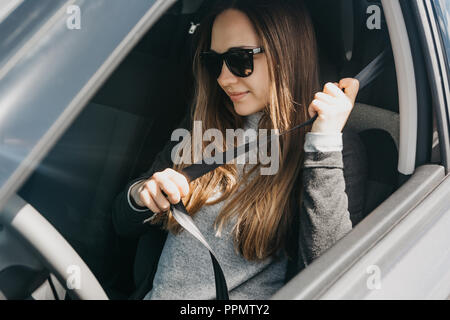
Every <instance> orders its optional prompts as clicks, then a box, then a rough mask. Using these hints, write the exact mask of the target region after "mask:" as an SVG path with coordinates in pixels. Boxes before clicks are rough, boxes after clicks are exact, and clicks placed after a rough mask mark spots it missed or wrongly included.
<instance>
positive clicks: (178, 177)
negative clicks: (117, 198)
mask: <svg viewBox="0 0 450 320" xmlns="http://www.w3.org/2000/svg"><path fill="white" fill-rule="evenodd" d="M164 194H166V195H167V197H166V196H165V195H164ZM188 194H189V183H188V181H187V179H186V177H185V176H183V175H182V174H180V173H178V172H176V171H175V170H173V169H166V170H164V171H161V172H156V173H155V174H154V175H153V176H152V177H151V178H150V179H148V180H146V181H143V182H142V183H139V184H137V185H136V186H135V187H134V190H131V195H132V196H133V199H134V201H135V202H136V203H137V204H138V205H139V206H141V207H147V208H149V209H150V210H151V211H152V212H154V213H160V212H165V211H167V210H169V209H170V204H171V203H172V204H177V203H178V202H180V200H181V198H182V197H185V196H187V195H188Z"/></svg>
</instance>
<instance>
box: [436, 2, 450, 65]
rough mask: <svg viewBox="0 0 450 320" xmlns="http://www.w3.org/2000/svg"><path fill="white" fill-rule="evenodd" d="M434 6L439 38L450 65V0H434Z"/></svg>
mask: <svg viewBox="0 0 450 320" xmlns="http://www.w3.org/2000/svg"><path fill="white" fill-rule="evenodd" d="M433 3H434V8H435V12H436V16H437V18H438V24H439V28H440V31H441V38H442V42H443V45H444V47H445V51H446V52H445V53H446V55H447V66H449V65H450V59H449V58H450V0H435V1H434V2H433Z"/></svg>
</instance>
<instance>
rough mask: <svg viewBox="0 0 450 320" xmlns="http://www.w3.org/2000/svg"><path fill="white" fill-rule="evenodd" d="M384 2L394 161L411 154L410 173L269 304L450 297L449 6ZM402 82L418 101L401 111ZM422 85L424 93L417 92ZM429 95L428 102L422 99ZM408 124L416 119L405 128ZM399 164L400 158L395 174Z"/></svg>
mask: <svg viewBox="0 0 450 320" xmlns="http://www.w3.org/2000/svg"><path fill="white" fill-rule="evenodd" d="M382 4H383V10H384V12H385V15H386V20H387V25H388V29H389V33H390V37H391V42H392V45H393V51H394V56H395V63H396V68H397V74H398V75H399V79H398V86H399V95H400V96H399V98H400V104H401V106H400V122H401V133H400V134H401V136H403V147H404V148H400V157H402V156H403V157H406V158H407V157H408V154H403V155H402V154H401V153H405V152H411V153H415V157H413V158H414V159H415V161H414V163H413V169H412V170H411V171H409V172H408V171H404V172H403V174H404V175H405V179H404V180H405V181H406V182H405V183H404V184H403V185H402V186H401V187H400V188H399V189H398V190H397V191H396V192H395V193H394V194H392V195H391V196H390V197H389V199H387V200H386V201H385V202H383V203H382V204H381V205H380V206H379V207H378V208H376V209H375V210H374V212H372V213H371V214H370V215H369V216H368V217H367V218H366V219H365V220H363V221H362V222H361V223H360V224H359V225H357V226H356V227H355V228H354V229H353V230H352V232H350V233H349V234H348V235H347V236H346V237H344V238H343V239H342V240H341V241H339V242H338V243H337V244H336V245H335V246H334V247H333V248H331V249H330V250H328V251H327V252H326V253H325V254H324V255H323V256H321V257H320V258H319V259H317V260H316V261H314V262H313V263H312V264H311V265H310V266H309V267H308V268H307V269H306V270H304V271H303V272H302V273H300V274H299V275H298V276H297V277H295V278H294V279H292V280H291V281H290V282H289V283H288V284H287V285H286V286H285V287H284V288H283V289H281V290H280V291H279V292H278V293H277V294H276V295H275V296H274V297H273V298H274V299H446V298H449V296H450V272H449V270H450V252H449V249H448V248H449V246H448V244H449V243H450V234H449V233H448V230H449V228H450V200H449V199H450V176H449V175H448V174H449V162H448V161H449V150H450V149H449V105H448V103H449V98H450V94H449V87H448V83H449V73H448V71H449V60H448V53H449V52H448V45H449V38H448V37H449V32H448V30H449V6H448V1H445V0H444V1H439V0H437V1H430V0H425V1H423V0H416V1H410V2H408V3H407V4H406V2H403V3H401V1H396V0H389V1H382ZM402 64H406V65H405V69H404V72H408V74H409V75H412V78H411V76H409V77H405V76H404V73H399V70H401V69H402V66H401V65H402ZM402 74H403V75H402ZM407 82H410V84H409V86H410V88H414V89H415V92H414V93H415V94H414V97H415V98H417V100H416V104H414V105H409V106H405V105H403V108H402V103H403V104H404V102H405V101H407V99H408V98H407V97H405V96H402V95H403V94H406V92H408V90H407V89H406V88H405V86H408V84H407ZM424 86H425V88H426V87H428V88H429V89H428V90H423V91H421V88H423V87H424ZM427 94H429V95H430V100H429V102H428V103H426V100H424V99H423V96H424V95H427ZM411 107H413V108H414V109H415V110H412V109H411ZM427 110H428V111H427ZM408 112H417V114H418V115H421V114H424V113H425V114H426V112H432V113H433V118H434V119H435V120H434V123H435V125H434V126H431V125H430V123H429V122H428V124H427V123H426V122H424V121H421V120H420V117H419V119H418V118H415V119H414V118H410V114H408ZM408 118H410V119H409V120H408ZM410 121H414V122H412V123H405V122H410ZM413 127H414V128H415V129H414V130H416V132H415V133H416V135H415V136H414V137H417V138H415V139H414V140H415V141H414V144H413V143H410V144H409V145H408V146H406V145H405V143H406V141H407V140H408V138H407V137H406V136H407V135H409V133H410V132H409V130H411V128H413ZM406 128H410V129H406ZM433 130H434V131H435V132H434V135H433V136H434V141H433V146H434V148H433V150H434V152H433V154H434V156H432V155H430V152H431V150H430V148H429V147H428V148H427V147H424V146H423V144H425V143H426V141H423V139H421V138H420V137H423V136H430V133H431V131H433ZM409 137H410V135H409ZM405 139H406V140H405ZM401 140H402V137H401ZM401 143H402V142H401ZM428 143H429V141H428ZM404 164H405V165H407V164H408V163H407V162H406V163H404ZM409 164H411V163H409ZM401 166H402V162H401V161H400V162H399V170H401V169H402V168H401ZM405 168H406V167H404V168H403V169H405Z"/></svg>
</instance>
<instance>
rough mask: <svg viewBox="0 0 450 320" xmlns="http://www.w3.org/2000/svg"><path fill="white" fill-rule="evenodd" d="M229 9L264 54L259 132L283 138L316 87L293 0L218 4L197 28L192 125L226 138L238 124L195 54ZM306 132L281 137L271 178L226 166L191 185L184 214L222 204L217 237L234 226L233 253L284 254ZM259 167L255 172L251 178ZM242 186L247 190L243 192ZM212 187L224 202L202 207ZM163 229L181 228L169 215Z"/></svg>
mask: <svg viewBox="0 0 450 320" xmlns="http://www.w3.org/2000/svg"><path fill="white" fill-rule="evenodd" d="M231 8H233V9H237V10H240V11H242V12H243V13H245V14H246V15H247V16H248V17H249V19H250V20H251V22H252V23H253V25H254V27H255V30H256V32H257V34H258V36H259V39H260V41H261V45H262V46H263V47H264V48H265V54H266V57H267V62H268V68H269V77H270V101H269V104H268V105H267V106H266V107H265V108H264V110H262V111H263V112H262V114H263V115H262V117H261V120H260V123H259V128H265V129H278V130H279V131H280V132H283V131H285V130H288V129H289V128H292V127H293V126H295V125H297V124H300V123H303V122H305V121H307V120H308V119H309V117H308V112H307V108H308V105H309V103H310V102H311V101H312V99H313V96H314V94H315V92H317V91H318V88H319V80H318V62H317V47H316V38H315V32H314V28H313V25H312V22H311V19H310V16H309V14H308V12H307V10H306V7H305V5H304V4H303V2H302V1H299V0H295V1H294V0H283V1H281V0H277V1H274V0H226V1H221V2H219V4H218V5H217V6H216V7H215V9H214V10H212V12H211V13H210V14H209V15H208V16H207V17H206V18H205V19H204V20H203V21H202V22H201V26H200V28H199V33H198V47H197V50H196V53H195V56H194V64H193V68H194V75H195V79H196V90H195V95H194V97H195V99H194V100H195V101H194V103H193V108H192V110H193V112H192V119H193V120H194V121H202V126H203V128H202V130H203V132H204V131H205V130H207V129H210V128H216V129H219V130H220V131H221V132H222V133H223V134H224V136H225V130H226V129H237V128H241V127H242V125H243V119H242V117H240V116H239V115H238V114H236V112H235V111H234V108H233V104H232V102H231V100H230V99H229V98H228V96H227V95H226V94H225V93H224V92H223V90H222V89H221V88H220V87H219V85H218V83H217V80H216V79H212V78H211V77H210V76H209V74H208V72H207V71H206V70H205V69H204V67H203V66H202V65H201V62H200V53H201V52H202V51H207V50H209V49H210V45H211V31H212V26H213V23H214V20H215V18H216V17H217V16H218V15H219V14H220V13H221V12H223V11H225V10H227V9H231ZM309 129H310V128H306V129H302V130H297V131H295V132H293V133H291V134H288V135H285V136H283V137H282V138H281V139H280V141H279V144H280V150H279V161H280V162H279V163H280V167H279V171H278V173H277V174H276V175H274V176H264V175H257V176H256V177H255V178H254V179H251V180H250V179H247V178H248V175H246V176H245V177H244V178H243V179H242V180H240V181H239V179H238V177H237V169H236V165H235V164H226V165H223V166H222V167H219V168H217V169H216V170H214V171H213V172H210V173H209V174H206V175H205V176H203V177H202V178H199V179H197V180H196V181H193V182H191V183H190V192H189V195H188V196H186V197H185V198H184V199H183V202H184V203H185V206H186V209H187V210H188V212H189V214H190V215H191V216H193V215H194V214H195V213H196V212H198V211H199V209H200V208H201V207H202V206H204V205H210V204H215V203H218V202H220V201H224V200H227V201H226V203H225V204H224V206H223V207H222V210H221V212H220V213H219V215H218V217H217V219H216V222H215V228H216V230H217V232H218V233H219V234H220V232H221V230H223V227H224V226H225V224H226V223H229V222H231V221H233V223H234V225H233V229H232V234H233V239H234V244H235V248H236V251H237V252H239V253H240V254H242V256H243V257H245V258H246V259H247V260H263V259H265V258H267V257H269V256H274V255H276V254H278V253H279V250H280V249H285V245H286V240H287V238H288V237H289V236H290V235H291V233H292V229H293V225H292V224H293V221H294V215H296V214H299V213H298V212H294V210H293V201H297V203H300V201H301V199H300V194H301V193H300V189H299V188H297V186H298V181H297V180H298V179H299V177H301V170H302V164H303V144H304V138H305V133H306V132H307V130H309ZM205 147H206V143H203V148H205ZM224 148H225V146H224ZM185 156H186V155H185ZM187 156H188V157H191V156H192V155H187ZM259 166H260V165H259V164H258V165H256V166H255V167H253V168H252V170H251V171H250V173H249V174H251V173H252V172H254V170H256V169H257V168H258V167H259ZM183 167H186V165H185V164H182V165H174V169H176V170H179V169H182V168H183ZM244 181H246V184H245V185H243V188H242V189H241V188H240V186H241V184H242V183H243V182H244ZM216 188H219V189H220V190H221V191H222V196H221V197H220V198H219V199H217V200H216V201H214V202H211V203H210V202H208V204H207V203H206V202H207V200H208V198H209V197H210V196H212V195H213V194H214V192H215V190H216ZM238 190H239V192H237V191H238ZM165 228H166V229H167V230H169V231H171V232H173V233H177V232H180V230H181V226H180V225H179V224H178V223H177V222H176V221H175V219H174V218H173V217H172V215H171V214H170V213H169V215H168V219H167V220H166V221H165Z"/></svg>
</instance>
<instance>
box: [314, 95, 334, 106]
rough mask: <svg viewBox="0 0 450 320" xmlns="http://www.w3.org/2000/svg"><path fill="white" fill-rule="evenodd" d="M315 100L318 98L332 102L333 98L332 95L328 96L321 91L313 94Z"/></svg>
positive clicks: (328, 102)
mask: <svg viewBox="0 0 450 320" xmlns="http://www.w3.org/2000/svg"><path fill="white" fill-rule="evenodd" d="M314 99H315V100H320V101H323V102H325V103H327V104H334V103H335V102H336V101H335V98H333V97H332V96H330V95H329V94H326V93H323V92H317V93H316V95H315V96H314Z"/></svg>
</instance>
